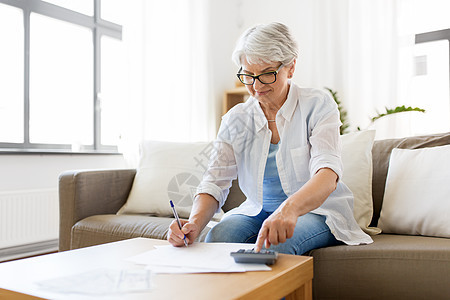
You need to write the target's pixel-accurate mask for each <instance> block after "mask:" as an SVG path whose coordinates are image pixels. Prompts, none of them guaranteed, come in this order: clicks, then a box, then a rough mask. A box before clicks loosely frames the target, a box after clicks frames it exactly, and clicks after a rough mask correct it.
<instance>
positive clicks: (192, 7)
mask: <svg viewBox="0 0 450 300" xmlns="http://www.w3.org/2000/svg"><path fill="white" fill-rule="evenodd" d="M128 10H129V11H128V14H127V21H126V22H125V25H124V29H123V31H124V43H125V44H126V46H127V49H128V55H127V56H128V66H129V74H128V78H129V86H130V88H129V93H128V95H129V98H128V99H127V101H128V102H129V109H128V116H127V118H128V121H127V122H126V123H127V124H128V125H127V126H126V127H125V128H124V129H123V132H124V134H123V136H122V145H121V147H120V150H121V151H122V152H123V153H124V155H125V157H126V159H127V161H128V162H129V164H130V166H135V165H136V162H137V157H138V144H139V142H140V141H142V140H161V141H178V142H194V141H209V140H212V139H213V138H214V137H215V133H216V118H215V105H216V103H215V101H214V100H213V99H212V98H213V96H212V95H213V91H212V86H213V83H212V76H211V70H210V68H211V64H210V54H209V51H208V50H209V49H208V30H209V26H208V18H207V11H208V1H207V0H191V1H185V0H164V1H143V0H141V1H132V2H131V3H130V4H129V7H128Z"/></svg>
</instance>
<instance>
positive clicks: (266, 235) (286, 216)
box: [255, 205, 298, 252]
mask: <svg viewBox="0 0 450 300" xmlns="http://www.w3.org/2000/svg"><path fill="white" fill-rule="evenodd" d="M297 218H298V216H297V215H296V214H295V213H293V212H292V210H291V209H289V208H288V207H287V206H286V205H281V206H280V207H279V208H278V209H277V210H276V211H274V212H273V214H272V215H270V217H268V218H267V219H266V220H265V221H264V222H263V224H262V226H261V229H260V230H259V234H258V239H257V240H256V245H255V251H256V252H259V251H260V250H261V248H262V246H263V244H264V243H265V247H266V248H269V247H270V245H278V244H280V243H284V242H286V240H287V239H289V238H291V237H292V236H293V235H294V229H295V225H296V224H297Z"/></svg>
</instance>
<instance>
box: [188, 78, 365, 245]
mask: <svg viewBox="0 0 450 300" xmlns="http://www.w3.org/2000/svg"><path fill="white" fill-rule="evenodd" d="M276 125H277V129H278V132H279V135H280V145H279V150H278V152H277V155H276V163H277V168H278V172H279V176H280V181H281V186H282V188H283V191H284V192H285V194H286V195H287V196H288V197H289V196H291V195H292V194H293V193H295V192H296V191H297V190H299V189H300V188H301V187H302V186H303V185H304V184H305V183H306V182H307V181H308V180H309V179H310V178H311V176H312V175H314V174H315V173H316V172H317V171H318V170H319V169H321V168H330V169H332V170H333V171H334V172H335V173H336V174H337V175H338V177H339V178H342V162H341V153H340V152H341V144H340V136H339V126H340V125H341V122H340V119H339V111H338V109H337V105H336V103H335V102H334V101H333V99H332V98H331V97H330V96H329V95H328V94H326V93H325V92H323V91H320V90H317V89H310V88H300V87H299V86H297V85H295V84H294V83H290V89H289V93H288V97H287V99H286V101H285V103H284V104H283V106H282V107H281V108H280V109H279V111H278V113H277V115H276ZM271 137H272V132H271V130H270V129H269V127H268V122H267V119H266V117H265V115H264V113H263V111H262V109H261V107H260V105H259V102H258V100H257V99H256V98H254V97H250V98H249V99H248V100H247V101H246V102H245V103H241V104H238V105H236V106H234V107H233V108H232V109H231V110H230V111H228V113H226V114H225V115H224V116H223V117H222V123H221V125H220V128H219V133H218V135H217V139H216V140H215V142H214V150H213V153H212V156H211V160H210V163H209V166H208V169H207V171H206V172H205V174H204V176H203V180H202V182H201V183H200V185H199V186H198V188H197V194H199V193H207V194H210V195H211V196H213V197H214V198H215V199H216V200H217V201H218V202H219V207H222V206H223V204H224V203H225V201H226V198H227V196H228V193H229V188H230V186H231V183H232V181H233V180H234V179H236V178H237V177H238V178H239V187H240V188H241V190H242V192H243V193H244V195H245V196H246V197H247V199H246V201H244V202H243V203H242V204H241V205H240V206H239V207H237V208H234V209H232V210H231V211H229V212H227V213H226V214H225V216H224V218H225V217H227V216H228V215H231V214H244V215H250V216H254V215H257V214H258V213H259V212H260V211H261V209H262V202H263V179H264V169H265V164H266V161H267V155H268V152H269V146H270V140H271ZM312 212H313V213H316V214H319V215H324V216H326V224H327V225H328V227H329V228H330V230H331V233H332V234H333V235H334V236H335V237H336V238H337V239H338V240H340V241H343V242H344V243H346V244H349V245H358V244H369V243H372V242H373V241H372V239H371V238H370V236H368V235H367V234H365V233H364V232H363V231H362V230H361V229H360V227H359V226H358V224H357V223H356V221H355V219H354V216H353V194H352V192H351V191H350V189H349V188H348V187H347V186H346V185H345V184H344V183H343V182H341V181H338V183H337V188H336V190H335V191H334V192H333V193H332V194H331V195H330V196H329V197H328V198H327V200H325V202H324V203H323V204H322V205H321V206H320V207H319V208H317V209H315V210H313V211H312Z"/></svg>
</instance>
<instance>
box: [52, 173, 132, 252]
mask: <svg viewBox="0 0 450 300" xmlns="http://www.w3.org/2000/svg"><path fill="white" fill-rule="evenodd" d="M135 175H136V170H135V169H121V170H89V171H87V170H84V171H66V172H64V173H62V174H61V175H60V177H59V217H60V221H59V251H65V250H69V249H70V239H71V230H72V226H73V225H74V224H75V223H76V222H78V221H79V220H82V219H84V218H86V217H88V216H92V215H100V214H115V213H116V212H117V211H118V210H119V209H120V208H121V207H122V206H123V205H124V204H125V202H126V200H127V198H128V194H129V193H130V190H131V187H132V185H133V180H134V176H135Z"/></svg>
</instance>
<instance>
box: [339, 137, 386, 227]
mask: <svg viewBox="0 0 450 300" xmlns="http://www.w3.org/2000/svg"><path fill="white" fill-rule="evenodd" d="M374 138H375V130H365V131H357V132H352V133H348V134H344V135H342V136H341V142H342V164H343V166H344V174H343V176H342V182H344V183H345V184H346V185H347V186H348V188H349V189H350V190H351V191H352V192H353V196H354V203H353V215H354V217H355V219H356V222H357V223H358V225H359V226H360V227H361V229H362V230H364V232H366V233H368V234H372V235H375V234H378V233H380V232H381V230H380V229H379V228H376V227H369V224H370V222H371V220H372V215H373V201H372V146H373V140H374Z"/></svg>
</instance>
